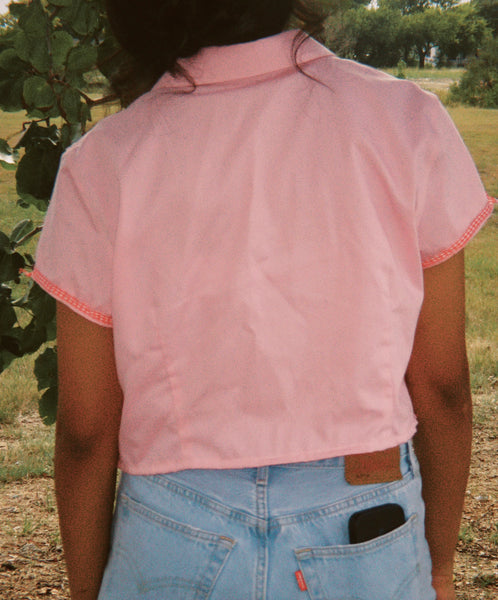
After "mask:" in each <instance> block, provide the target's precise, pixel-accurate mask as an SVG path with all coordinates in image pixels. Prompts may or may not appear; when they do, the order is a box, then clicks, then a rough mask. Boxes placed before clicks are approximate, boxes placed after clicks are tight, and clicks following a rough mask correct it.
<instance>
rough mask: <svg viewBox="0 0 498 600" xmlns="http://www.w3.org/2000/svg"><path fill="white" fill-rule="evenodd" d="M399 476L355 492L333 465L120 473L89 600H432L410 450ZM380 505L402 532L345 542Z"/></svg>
mask: <svg viewBox="0 0 498 600" xmlns="http://www.w3.org/2000/svg"><path fill="white" fill-rule="evenodd" d="M401 469H402V474H403V479H402V480H401V481H395V482H392V483H385V484H375V485H361V486H352V485H349V484H348V483H347V482H346V480H345V478H344V459H343V458H333V459H327V460H320V461H315V462H308V463H295V464H286V465H278V466H270V467H260V468H251V469H237V470H189V471H181V472H178V473H172V474H167V475H153V476H130V475H127V474H124V475H123V477H122V481H121V484H120V489H119V495H118V502H117V508H116V514H115V521H114V530H113V542H112V550H111V554H110V559H109V562H108V565H107V569H106V572H105V576H104V581H103V584H102V589H101V592H100V595H99V600H135V599H143V600H194V599H195V600H204V599H208V598H209V599H210V600H309V599H312V600H434V599H435V597H436V594H435V593H434V590H433V589H432V587H431V583H430V581H431V576H430V573H431V563H430V556H429V550H428V546H427V543H426V540H425V537H424V506H423V502H422V497H421V480H420V474H419V469H418V463H417V460H416V458H415V455H414V453H413V449H412V446H411V444H404V445H402V447H401ZM385 503H397V504H400V505H401V506H402V507H403V509H404V512H405V515H406V522H405V524H404V525H402V526H400V527H398V528H397V529H395V530H394V531H392V532H390V533H387V534H385V535H382V536H381V537H377V538H375V539H373V540H370V541H367V542H363V543H360V544H350V543H349V534H348V521H349V518H350V516H351V515H352V514H353V513H355V512H357V511H360V510H363V509H366V508H370V507H373V506H376V505H380V504H385Z"/></svg>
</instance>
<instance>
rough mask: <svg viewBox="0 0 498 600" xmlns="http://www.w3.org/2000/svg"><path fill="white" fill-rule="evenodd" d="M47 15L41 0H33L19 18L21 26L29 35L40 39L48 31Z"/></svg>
mask: <svg viewBox="0 0 498 600" xmlns="http://www.w3.org/2000/svg"><path fill="white" fill-rule="evenodd" d="M47 17H48V15H47V13H46V12H45V11H44V10H43V6H42V4H41V2H40V0H31V2H29V3H28V5H27V7H26V10H25V11H24V12H23V14H22V15H21V17H20V18H19V27H20V28H21V29H22V30H23V31H24V32H25V33H26V34H27V35H28V36H30V37H34V38H36V39H40V38H42V37H44V36H45V35H46V32H47V20H48V19H47Z"/></svg>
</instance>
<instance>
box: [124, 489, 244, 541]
mask: <svg viewBox="0 0 498 600" xmlns="http://www.w3.org/2000/svg"><path fill="white" fill-rule="evenodd" d="M121 502H122V503H123V504H124V505H127V506H128V508H129V509H130V510H132V511H133V512H135V513H137V514H139V515H141V516H142V517H144V518H145V519H149V520H151V521H155V522H157V523H160V524H161V525H163V526H164V527H166V528H167V529H171V530H172V531H178V532H181V533H183V534H184V535H185V536H187V537H189V538H191V539H192V540H199V539H200V540H203V541H205V542H208V543H210V544H221V545H223V546H225V547H226V548H228V549H231V548H233V546H234V545H235V540H232V539H230V538H229V537H227V536H223V535H219V534H217V533H211V532H209V531H203V530H202V529H198V528H196V527H192V526H190V525H184V524H183V523H179V522H177V521H175V520H174V519H171V518H169V517H166V516H164V515H161V514H160V513H158V512H156V511H154V510H152V509H150V508H148V507H146V506H143V505H142V504H140V503H138V502H136V501H135V500H133V499H132V498H130V497H129V496H126V495H125V494H122V495H121Z"/></svg>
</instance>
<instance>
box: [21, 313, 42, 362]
mask: <svg viewBox="0 0 498 600" xmlns="http://www.w3.org/2000/svg"><path fill="white" fill-rule="evenodd" d="M35 321H36V319H33V320H32V321H31V323H29V325H28V326H27V327H25V328H24V329H23V330H22V335H21V336H20V344H21V351H22V353H23V354H32V353H33V352H36V351H37V350H38V349H39V348H40V346H42V345H43V344H44V343H45V342H46V341H47V340H48V336H47V328H46V327H44V326H40V325H37V324H36V322H35Z"/></svg>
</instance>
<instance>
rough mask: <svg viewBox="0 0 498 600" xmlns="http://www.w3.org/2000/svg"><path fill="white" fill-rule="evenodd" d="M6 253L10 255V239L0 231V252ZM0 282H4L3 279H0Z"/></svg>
mask: <svg viewBox="0 0 498 600" xmlns="http://www.w3.org/2000/svg"><path fill="white" fill-rule="evenodd" d="M2 251H3V252H6V253H7V254H10V253H11V251H12V246H11V245H10V239H9V237H8V236H7V235H5V233H4V232H3V231H0V252H2ZM0 281H6V280H5V278H0Z"/></svg>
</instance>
